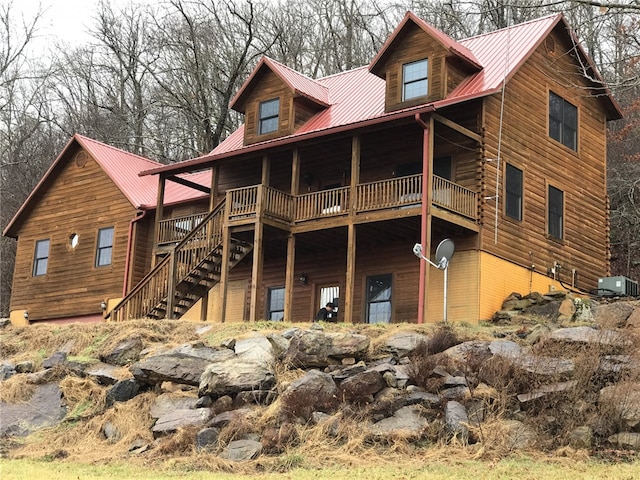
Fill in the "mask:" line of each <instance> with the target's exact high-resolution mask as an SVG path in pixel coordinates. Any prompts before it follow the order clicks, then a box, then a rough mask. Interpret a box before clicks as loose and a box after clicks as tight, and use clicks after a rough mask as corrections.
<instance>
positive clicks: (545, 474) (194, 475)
mask: <svg viewBox="0 0 640 480" xmlns="http://www.w3.org/2000/svg"><path fill="white" fill-rule="evenodd" d="M287 458H288V460H287V459H283V462H284V463H289V462H291V463H294V464H295V463H297V462H299V461H302V460H303V459H301V458H300V459H299V458H297V457H296V458H293V457H287ZM639 471H640V460H638V459H636V460H635V461H633V462H630V463H605V462H595V461H575V460H571V459H568V458H559V459H555V458H550V459H547V458H542V459H533V458H528V457H518V458H509V459H504V460H501V461H497V462H488V461H472V460H461V461H456V459H455V457H452V458H449V459H442V460H439V461H428V462H426V461H425V462H420V463H419V462H417V461H413V462H407V463H403V464H393V465H382V466H379V465H371V466H367V467H357V468H353V467H347V466H345V467H332V468H324V469H304V468H295V467H294V469H292V470H289V471H287V473H285V474H283V473H262V474H256V473H254V474H251V475H240V474H231V473H222V472H212V471H192V472H185V471H184V470H166V469H165V470H160V469H156V468H150V467H148V466H136V465H132V464H109V465H85V464H78V463H66V462H64V461H56V460H51V459H46V460H40V461H37V460H26V459H25V460H0V473H1V475H2V479H3V480H22V479H25V478H46V479H47V480H67V479H69V478H82V479H83V480H103V479H122V478H126V479H128V480H166V479H176V478H181V479H185V480H205V479H207V480H209V479H217V480H245V479H254V480H279V479H283V478H287V479H296V480H312V479H314V480H315V479H331V480H356V479H362V480H365V479H366V480H388V479H394V480H419V479H433V480H440V479H442V480H450V479H452V478H455V479H458V480H465V479H469V480H477V479H483V480H511V479H531V480H539V479H545V480H566V479H568V478H580V479H581V480H589V479H593V480H595V479H617V480H625V479H628V480H632V479H634V478H637V474H638V472H639Z"/></svg>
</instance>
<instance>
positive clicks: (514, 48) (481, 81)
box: [142, 13, 620, 175]
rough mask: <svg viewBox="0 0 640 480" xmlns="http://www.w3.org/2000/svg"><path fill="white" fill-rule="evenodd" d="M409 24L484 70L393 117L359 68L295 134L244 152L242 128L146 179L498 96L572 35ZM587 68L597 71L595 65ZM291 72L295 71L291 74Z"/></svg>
mask: <svg viewBox="0 0 640 480" xmlns="http://www.w3.org/2000/svg"><path fill="white" fill-rule="evenodd" d="M409 20H411V21H414V22H416V23H417V24H418V25H419V26H420V27H421V28H425V29H427V30H428V32H429V33H430V34H431V35H434V36H435V35H437V36H438V38H439V41H441V42H442V43H443V45H445V47H447V48H449V49H450V50H451V51H453V52H455V53H456V54H457V55H458V56H461V57H464V58H465V59H466V60H467V61H468V63H471V64H476V63H477V64H478V65H480V66H481V67H482V70H480V71H478V72H475V73H473V74H471V75H469V77H468V78H467V79H466V80H465V81H463V82H462V83H461V84H460V85H459V86H458V87H457V88H456V89H454V91H453V92H451V93H450V94H449V95H448V96H447V98H445V99H443V100H439V101H437V102H433V103H431V104H423V105H418V106H415V107H411V108H407V109H404V110H398V111H394V112H390V113H385V112H384V102H385V83H384V80H382V79H381V78H379V77H377V76H376V75H374V74H373V73H371V72H370V71H369V70H370V68H368V67H361V68H356V69H355V70H351V71H348V72H344V73H340V74H337V75H332V76H329V77H325V78H321V79H318V80H316V81H315V83H317V84H320V85H322V86H323V87H326V88H327V90H328V92H329V104H330V105H329V107H328V108H326V109H324V110H323V111H321V112H319V113H317V114H316V115H314V116H313V117H312V118H311V119H310V120H309V121H308V122H307V123H305V124H304V125H303V126H302V127H300V128H299V129H298V130H297V131H296V132H295V133H294V134H292V135H288V136H284V137H280V138H276V139H272V140H268V141H265V142H261V143H254V144H252V145H246V146H245V145H244V144H243V138H244V127H243V126H241V127H240V128H238V129H237V130H236V131H235V132H233V133H232V134H231V135H230V136H229V137H227V138H226V139H225V140H224V141H223V142H222V143H220V145H218V146H217V147H216V148H215V149H214V150H213V151H212V152H210V153H209V154H208V155H205V156H202V157H199V158H194V159H191V160H187V161H184V162H180V163H176V164H173V165H168V166H162V167H158V168H154V169H151V170H147V171H145V172H142V175H153V174H158V173H161V172H169V171H176V172H178V171H188V170H189V169H193V168H196V167H199V168H203V167H204V166H205V165H206V164H208V163H210V162H212V161H215V160H217V159H221V158H227V157H230V156H234V155H236V154H243V153H249V152H254V151H259V150H262V149H264V148H268V147H270V146H275V145H284V144H289V143H293V142H295V141H299V140H304V139H305V138H310V137H315V136H318V135H323V134H325V133H330V132H338V131H344V130H348V129H354V128H358V127H361V126H364V125H369V124H372V123H377V122H385V121H390V120H393V119H395V118H399V117H402V116H404V117H407V116H413V115H415V114H416V113H420V112H427V111H433V110H436V109H439V108H444V107H447V106H450V105H455V104H458V103H462V102H465V101H468V100H471V99H474V98H479V97H483V96H486V95H490V94H493V93H496V92H498V91H499V90H500V89H501V87H502V82H503V81H505V80H506V81H508V80H509V79H510V78H511V77H512V76H513V75H514V74H515V72H516V71H517V70H518V69H519V68H520V67H521V66H522V64H523V63H524V62H525V61H526V60H527V58H529V56H530V55H531V54H532V53H533V52H534V51H535V49H536V48H537V47H538V45H540V43H541V42H542V41H543V40H544V39H545V38H546V36H547V35H548V34H549V33H550V32H551V30H553V28H555V26H556V25H557V24H558V22H563V24H564V26H565V28H566V29H567V32H568V33H569V34H571V31H570V29H569V26H568V24H567V22H566V20H565V19H564V17H563V15H562V14H555V15H550V16H546V17H542V18H539V19H537V20H532V21H529V22H526V23H522V24H519V25H515V26H513V27H509V28H506V29H502V30H497V31H495V32H491V33H487V34H484V35H480V36H476V37H472V38H468V39H466V40H461V41H459V42H456V41H454V40H453V39H451V38H449V37H448V36H446V35H445V34H444V33H442V32H440V31H439V30H436V29H434V28H433V27H431V26H429V25H428V24H427V23H426V22H424V21H422V20H420V19H419V18H418V17H416V16H415V15H413V14H411V13H409V14H407V16H405V19H404V20H403V22H405V23H406V22H408V21H409ZM401 27H402V24H401V25H400V26H399V27H398V28H397V29H396V31H395V32H394V34H393V35H392V37H391V38H390V40H388V41H387V43H386V44H385V46H388V44H389V43H390V42H392V41H393V38H394V35H396V34H397V32H398V31H399V30H400V29H401ZM384 49H385V47H383V49H382V51H383V50H384ZM380 55H381V54H380V53H379V54H378V56H376V59H374V60H373V62H372V65H374V64H375V63H376V62H377V61H379V60H380ZM585 57H586V55H585ZM586 60H588V57H586ZM589 62H590V61H589ZM588 64H589V65H591V66H592V63H588ZM261 65H262V63H261V64H259V66H258V67H256V69H255V70H254V74H255V72H256V71H257V70H258V69H259V68H260V66H261ZM288 71H292V70H291V69H288ZM593 71H594V72H595V74H596V75H597V71H596V70H595V67H593ZM250 78H251V77H250ZM246 85H247V82H245V85H244V86H243V88H245V87H246ZM600 88H602V90H603V91H604V93H605V94H604V96H603V97H601V98H603V102H605V106H606V108H607V109H608V111H609V118H620V109H619V107H618V106H617V104H616V103H615V100H614V99H613V98H612V97H611V96H610V94H609V92H608V90H606V89H605V88H604V87H600Z"/></svg>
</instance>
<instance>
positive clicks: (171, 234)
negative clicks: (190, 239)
mask: <svg viewBox="0 0 640 480" xmlns="http://www.w3.org/2000/svg"><path fill="white" fill-rule="evenodd" d="M208 214H209V212H201V213H194V214H192V215H183V216H181V217H174V218H167V219H165V220H160V222H159V224H158V245H166V244H169V243H178V242H179V241H181V240H182V239H183V238H184V237H186V236H187V234H188V233H189V232H190V231H191V230H193V229H194V228H195V227H197V226H198V225H199V224H200V222H202V219H203V218H204V217H206V216H207V215H208Z"/></svg>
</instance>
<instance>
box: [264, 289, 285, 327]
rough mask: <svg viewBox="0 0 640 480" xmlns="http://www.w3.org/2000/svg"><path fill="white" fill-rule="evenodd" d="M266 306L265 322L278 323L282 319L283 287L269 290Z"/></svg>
mask: <svg viewBox="0 0 640 480" xmlns="http://www.w3.org/2000/svg"><path fill="white" fill-rule="evenodd" d="M267 305H268V311H267V320H274V321H277V322H279V321H282V320H283V319H284V287H273V288H270V289H269V299H268V301H267Z"/></svg>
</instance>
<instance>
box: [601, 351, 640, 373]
mask: <svg viewBox="0 0 640 480" xmlns="http://www.w3.org/2000/svg"><path fill="white" fill-rule="evenodd" d="M598 370H599V371H600V372H601V373H605V374H606V373H615V374H618V373H623V372H624V373H627V374H629V375H631V376H637V375H640V357H639V356H631V355H603V356H602V357H600V364H599V365H598Z"/></svg>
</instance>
